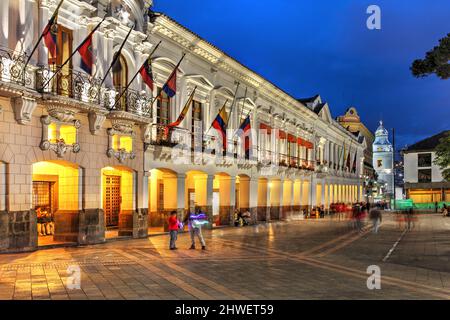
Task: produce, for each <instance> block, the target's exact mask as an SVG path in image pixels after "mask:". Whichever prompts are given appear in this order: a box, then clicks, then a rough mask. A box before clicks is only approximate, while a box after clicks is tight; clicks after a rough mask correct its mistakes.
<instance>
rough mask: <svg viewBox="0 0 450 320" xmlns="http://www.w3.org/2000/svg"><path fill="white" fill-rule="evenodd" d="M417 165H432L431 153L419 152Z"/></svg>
mask: <svg viewBox="0 0 450 320" xmlns="http://www.w3.org/2000/svg"><path fill="white" fill-rule="evenodd" d="M417 165H418V166H419V167H431V153H419V154H418V155H417Z"/></svg>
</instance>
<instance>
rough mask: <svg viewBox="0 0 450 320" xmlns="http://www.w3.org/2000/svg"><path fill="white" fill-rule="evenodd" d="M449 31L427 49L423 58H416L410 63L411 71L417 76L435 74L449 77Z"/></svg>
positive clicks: (440, 76)
mask: <svg viewBox="0 0 450 320" xmlns="http://www.w3.org/2000/svg"><path fill="white" fill-rule="evenodd" d="M449 61H450V33H449V34H447V36H446V37H445V38H442V39H441V40H439V45H438V46H436V47H434V48H433V49H432V50H430V51H428V52H427V53H426V55H425V59H417V60H414V62H413V63H412V65H411V68H410V69H411V72H412V74H413V75H414V76H415V77H417V78H422V77H426V76H428V75H430V74H433V73H434V74H436V75H437V76H438V77H439V78H441V79H448V78H449V77H450V64H449Z"/></svg>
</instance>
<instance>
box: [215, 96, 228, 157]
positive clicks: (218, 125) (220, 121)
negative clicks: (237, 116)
mask: <svg viewBox="0 0 450 320" xmlns="http://www.w3.org/2000/svg"><path fill="white" fill-rule="evenodd" d="M225 107H226V103H225V104H224V105H223V107H222V109H220V111H219V113H218V114H217V116H216V118H215V119H214V121H213V123H212V126H213V127H214V128H215V129H216V130H217V131H218V132H219V133H220V135H221V136H222V145H223V150H226V149H227V125H228V114H227V110H226V108H225Z"/></svg>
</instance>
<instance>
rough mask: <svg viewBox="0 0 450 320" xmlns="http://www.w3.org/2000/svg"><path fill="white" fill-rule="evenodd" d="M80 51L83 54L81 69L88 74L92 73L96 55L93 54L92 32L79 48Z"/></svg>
mask: <svg viewBox="0 0 450 320" xmlns="http://www.w3.org/2000/svg"><path fill="white" fill-rule="evenodd" d="M78 53H79V54H80V56H81V63H80V64H81V65H80V66H81V69H83V70H84V71H86V72H87V73H88V74H91V73H92V66H93V65H94V55H93V54H92V33H91V34H89V36H88V37H87V38H86V40H85V41H84V42H83V44H82V45H81V46H80V47H79V48H78Z"/></svg>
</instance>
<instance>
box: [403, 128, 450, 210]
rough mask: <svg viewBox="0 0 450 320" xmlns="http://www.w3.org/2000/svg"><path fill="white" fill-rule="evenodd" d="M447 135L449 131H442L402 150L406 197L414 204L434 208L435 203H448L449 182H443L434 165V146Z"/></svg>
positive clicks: (449, 197)
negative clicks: (427, 205)
mask: <svg viewBox="0 0 450 320" xmlns="http://www.w3.org/2000/svg"><path fill="white" fill-rule="evenodd" d="M448 134H450V131H448V130H446V131H443V132H441V133H439V134H436V135H434V136H432V137H429V138H427V139H424V140H421V141H419V142H417V143H415V144H413V145H411V146H409V147H407V148H406V149H405V150H403V157H404V177H405V184H404V187H405V191H406V197H407V198H408V199H412V200H413V202H414V203H415V204H417V203H420V204H425V203H428V204H430V205H432V207H434V203H435V202H450V182H449V181H445V180H444V178H443V177H442V173H441V172H442V171H441V169H440V168H439V167H438V166H437V165H435V164H434V160H435V158H436V152H435V149H436V146H437V145H438V144H439V141H440V139H442V138H445V137H446V135H448Z"/></svg>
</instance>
